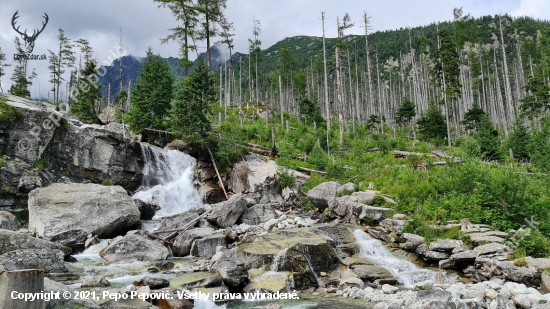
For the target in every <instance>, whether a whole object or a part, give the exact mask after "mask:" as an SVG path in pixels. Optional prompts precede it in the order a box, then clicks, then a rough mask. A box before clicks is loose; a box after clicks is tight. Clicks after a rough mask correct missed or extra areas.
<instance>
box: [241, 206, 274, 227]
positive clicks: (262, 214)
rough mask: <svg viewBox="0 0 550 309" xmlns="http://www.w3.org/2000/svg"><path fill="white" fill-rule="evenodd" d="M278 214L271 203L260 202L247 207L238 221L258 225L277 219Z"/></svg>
mask: <svg viewBox="0 0 550 309" xmlns="http://www.w3.org/2000/svg"><path fill="white" fill-rule="evenodd" d="M276 217H277V214H276V213H275V210H273V207H272V205H270V204H258V205H254V206H252V207H249V208H247V209H245V211H244V212H243V214H242V216H241V217H240V219H239V220H238V221H237V222H238V223H246V224H248V225H258V224H260V223H264V222H267V221H269V220H271V219H275V218H276Z"/></svg>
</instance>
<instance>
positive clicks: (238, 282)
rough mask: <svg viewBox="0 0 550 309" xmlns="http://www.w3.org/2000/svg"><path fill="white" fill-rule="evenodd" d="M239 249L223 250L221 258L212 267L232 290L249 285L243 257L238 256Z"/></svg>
mask: <svg viewBox="0 0 550 309" xmlns="http://www.w3.org/2000/svg"><path fill="white" fill-rule="evenodd" d="M237 250H238V248H233V249H230V250H227V249H226V250H223V251H221V252H222V253H221V254H220V255H221V256H220V257H219V258H218V260H217V261H216V262H215V263H214V265H213V266H212V268H213V269H215V270H216V271H217V272H218V273H219V274H220V276H221V277H222V279H223V283H225V285H226V286H227V287H228V288H230V289H231V290H239V289H242V288H243V287H244V286H245V285H246V284H247V283H248V281H249V280H248V272H247V269H249V268H247V267H246V266H245V261H244V259H243V257H242V255H239V254H237Z"/></svg>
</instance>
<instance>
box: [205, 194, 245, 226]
mask: <svg viewBox="0 0 550 309" xmlns="http://www.w3.org/2000/svg"><path fill="white" fill-rule="evenodd" d="M246 204H247V203H246V199H245V197H244V195H243V194H242V193H238V194H235V195H233V196H232V197H231V198H229V200H227V201H225V202H221V203H218V204H214V205H212V207H214V210H212V212H211V213H210V214H209V215H208V217H207V218H208V221H210V222H212V223H215V224H216V225H217V226H219V227H221V228H226V227H230V226H232V225H233V224H235V223H236V222H237V220H238V219H239V218H240V217H241V214H242V213H243V212H244V210H245V209H246Z"/></svg>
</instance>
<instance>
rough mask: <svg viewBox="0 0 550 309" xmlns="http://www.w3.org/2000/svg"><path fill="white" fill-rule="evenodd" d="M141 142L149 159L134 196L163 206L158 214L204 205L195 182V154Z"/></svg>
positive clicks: (145, 156)
mask: <svg viewBox="0 0 550 309" xmlns="http://www.w3.org/2000/svg"><path fill="white" fill-rule="evenodd" d="M140 145H141V150H142V153H143V157H144V159H145V165H144V167H143V171H142V173H143V181H142V184H141V187H140V188H139V189H138V192H137V193H136V194H134V196H133V198H135V199H139V200H142V201H143V202H145V203H149V204H154V205H158V206H160V210H159V211H158V212H157V213H156V217H165V216H170V215H175V214H179V213H182V212H184V211H186V210H189V209H191V208H193V207H197V206H202V200H201V198H200V196H199V194H198V192H197V190H195V188H194V186H193V165H194V164H195V159H194V158H193V157H191V156H189V155H187V154H185V153H183V152H180V151H177V150H162V149H158V148H155V147H153V146H149V145H144V144H140Z"/></svg>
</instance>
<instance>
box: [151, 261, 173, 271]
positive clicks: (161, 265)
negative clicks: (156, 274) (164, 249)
mask: <svg viewBox="0 0 550 309" xmlns="http://www.w3.org/2000/svg"><path fill="white" fill-rule="evenodd" d="M155 267H156V268H158V269H159V270H171V269H173V268H174V263H172V262H170V261H162V262H158V263H155Z"/></svg>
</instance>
